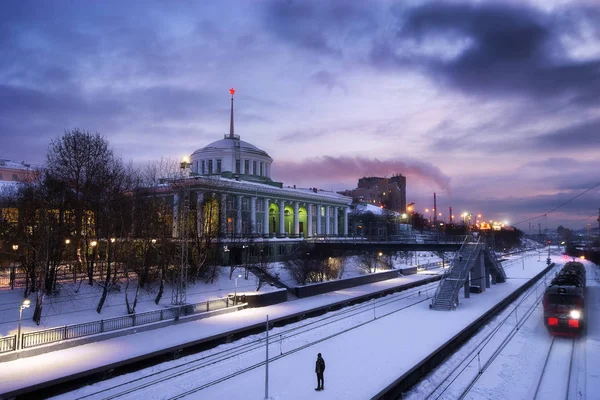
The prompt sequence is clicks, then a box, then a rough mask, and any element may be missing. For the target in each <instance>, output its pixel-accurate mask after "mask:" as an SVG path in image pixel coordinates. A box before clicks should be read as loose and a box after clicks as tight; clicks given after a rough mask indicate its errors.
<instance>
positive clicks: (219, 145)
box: [192, 135, 271, 158]
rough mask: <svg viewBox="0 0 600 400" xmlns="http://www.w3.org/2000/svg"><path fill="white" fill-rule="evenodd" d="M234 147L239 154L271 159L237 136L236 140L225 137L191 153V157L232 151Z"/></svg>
mask: <svg viewBox="0 0 600 400" xmlns="http://www.w3.org/2000/svg"><path fill="white" fill-rule="evenodd" d="M236 136H237V135H236ZM236 142H237V143H236ZM236 146H239V150H240V153H247V154H256V155H261V156H264V157H268V158H271V157H269V155H268V154H267V152H266V151H264V150H261V149H259V148H258V147H256V146H254V145H253V144H250V143H248V142H245V141H243V140H240V139H239V136H238V137H237V138H236V137H234V138H231V137H229V136H226V137H225V138H224V139H221V140H217V141H216V142H212V143H210V144H208V145H206V146H204V147H203V148H201V149H198V150H196V151H194V152H193V153H192V157H194V156H196V155H200V154H203V153H206V152H213V151H219V150H232V149H233V150H235V148H236Z"/></svg>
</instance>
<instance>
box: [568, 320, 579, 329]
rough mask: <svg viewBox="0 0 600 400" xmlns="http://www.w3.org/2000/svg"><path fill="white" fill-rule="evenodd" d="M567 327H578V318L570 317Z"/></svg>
mask: <svg viewBox="0 0 600 400" xmlns="http://www.w3.org/2000/svg"><path fill="white" fill-rule="evenodd" d="M569 328H579V320H578V319H570V320H569Z"/></svg>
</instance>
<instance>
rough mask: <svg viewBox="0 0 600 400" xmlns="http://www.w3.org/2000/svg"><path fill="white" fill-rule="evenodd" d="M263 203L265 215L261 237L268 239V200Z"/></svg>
mask: <svg viewBox="0 0 600 400" xmlns="http://www.w3.org/2000/svg"><path fill="white" fill-rule="evenodd" d="M263 201H264V202H265V207H264V209H265V215H264V216H263V236H264V237H269V199H263Z"/></svg>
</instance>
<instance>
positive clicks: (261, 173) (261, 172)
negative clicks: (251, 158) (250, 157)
mask: <svg viewBox="0 0 600 400" xmlns="http://www.w3.org/2000/svg"><path fill="white" fill-rule="evenodd" d="M260 176H263V163H262V161H261V162H260Z"/></svg>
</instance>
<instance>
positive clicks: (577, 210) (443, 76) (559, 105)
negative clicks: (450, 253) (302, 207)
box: [0, 0, 600, 232]
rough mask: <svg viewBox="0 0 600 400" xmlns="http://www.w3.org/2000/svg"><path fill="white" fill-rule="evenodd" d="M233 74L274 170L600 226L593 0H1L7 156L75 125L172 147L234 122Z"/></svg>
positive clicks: (254, 137)
mask: <svg viewBox="0 0 600 400" xmlns="http://www.w3.org/2000/svg"><path fill="white" fill-rule="evenodd" d="M231 87H234V88H235V89H236V98H235V109H236V114H235V133H236V134H238V135H240V136H241V139H242V140H244V141H247V142H249V143H252V144H253V145H255V146H257V147H259V148H261V149H263V150H265V151H267V153H268V154H269V155H270V156H271V157H272V158H273V159H274V163H273V166H272V177H273V179H274V180H277V181H282V182H283V183H284V185H290V186H291V185H297V186H299V187H318V188H322V189H328V190H344V189H352V188H354V187H356V184H357V180H358V179H359V178H361V177H364V176H388V177H389V176H392V175H394V174H398V173H401V174H403V175H405V176H406V177H407V201H408V202H414V203H415V207H416V210H417V211H418V212H421V213H424V210H425V208H432V207H433V193H434V192H435V193H436V194H437V200H438V204H437V205H438V211H439V212H442V213H443V215H444V218H447V217H448V213H449V212H448V207H452V208H453V212H454V215H460V214H462V213H463V212H469V213H473V214H482V215H483V219H485V220H491V219H493V220H502V221H507V222H509V223H510V224H516V226H517V227H518V228H520V229H522V230H524V231H525V232H529V231H530V227H531V226H532V228H531V231H536V232H537V231H538V230H539V229H541V230H542V231H543V230H545V229H548V230H554V229H555V228H556V227H557V226H558V225H564V226H566V227H569V228H573V229H580V228H585V227H586V226H587V224H591V225H592V227H596V226H597V224H598V222H597V217H598V210H599V207H600V186H596V185H598V184H599V183H600V174H598V172H597V171H598V170H599V168H598V167H600V162H599V161H598V154H600V153H599V152H600V134H599V133H598V131H599V128H600V107H599V102H600V5H599V4H597V3H596V2H594V1H592V0H589V1H588V0H584V1H571V2H569V1H563V0H551V1H533V0H519V1H516V0H513V1H506V0H504V1H499V0H498V1H494V0H490V1H446V2H442V1H406V0H403V1H401V0H396V1H393V0H381V1H369V2H349V1H342V0H333V1H332V0H306V1H299V0H270V1H266V0H264V1H263V0H256V1H247V0H237V1H234V0H224V1H203V2H191V1H151V0H148V1H135V0H133V1H127V2H120V1H110V0H109V1H101V2H100V1H97V2H82V1H67V0H64V1H51V0H50V1H4V2H2V12H0V158H4V159H11V160H15V161H25V162H29V163H34V164H43V163H44V161H45V155H46V152H47V150H48V145H49V143H50V142H51V140H53V139H56V138H58V137H60V136H61V135H62V134H63V133H64V131H65V130H71V129H75V128H78V129H83V130H87V131H90V132H98V133H100V134H102V135H104V136H105V137H106V139H107V140H108V141H109V142H110V145H111V147H112V148H113V150H114V152H115V153H116V154H117V155H119V156H120V157H121V158H122V159H123V160H124V161H127V162H129V161H132V162H133V163H134V164H136V165H144V164H146V163H149V162H155V161H158V160H160V159H161V158H170V159H181V158H182V157H183V156H185V155H190V154H191V153H192V152H194V151H195V150H196V149H199V148H202V147H204V146H206V145H207V144H209V143H211V142H213V141H216V140H219V139H221V138H222V137H223V135H224V134H227V133H228V132H229V105H230V101H229V88H231ZM325 171H326V172H325ZM590 188H593V189H591V190H589V191H587V192H586V193H584V194H583V195H581V196H579V197H577V198H575V197H576V196H578V195H580V194H581V193H583V192H584V191H586V190H588V189H590ZM574 198H575V199H574ZM571 199H573V200H572V201H570V202H569V203H568V204H566V205H565V206H562V207H560V208H558V209H557V210H555V211H552V210H553V209H554V208H556V207H558V206H561V205H562V204H563V203H565V202H567V201H569V200H571ZM544 214H545V216H544ZM538 224H539V225H538Z"/></svg>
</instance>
